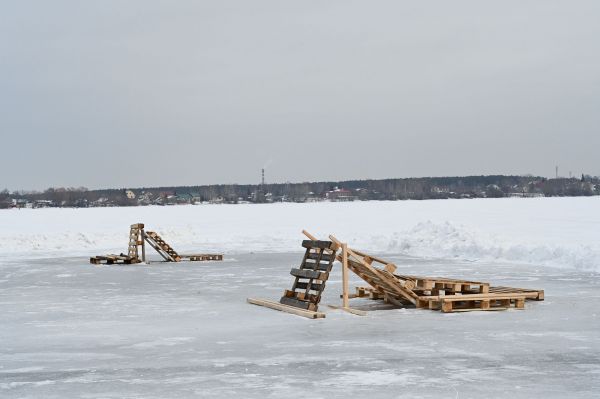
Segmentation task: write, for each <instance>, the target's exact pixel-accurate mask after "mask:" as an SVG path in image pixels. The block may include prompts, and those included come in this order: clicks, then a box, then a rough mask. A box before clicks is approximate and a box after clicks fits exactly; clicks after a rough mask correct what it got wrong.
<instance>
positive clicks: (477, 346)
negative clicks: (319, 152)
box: [0, 253, 600, 398]
mask: <svg viewBox="0 0 600 399" xmlns="http://www.w3.org/2000/svg"><path fill="white" fill-rule="evenodd" d="M300 258H301V254H299V253H293V254H240V255H235V256H234V257H233V258H232V257H229V259H227V260H226V261H225V262H222V263H219V262H212V263H191V264H189V263H188V264H184V263H181V264H153V265H150V266H102V267H98V266H92V265H89V264H87V259H85V258H64V259H46V260H43V259H35V260H26V259H18V260H17V259H10V258H2V259H0V314H1V324H0V397H2V398H27V397H29V398H40V397H44V398H70V397H80V398H166V397H178V398H181V397H224V396H226V395H235V396H236V397H273V398H280V397H284V396H285V397H311V398H332V397H348V396H351V395H365V397H366V396H367V395H368V397H370V398H390V397H411V398H415V397H416V398H418V397H423V398H429V397H431V398H439V397H448V398H456V397H459V398H471V397H511V398H530V397H554V398H565V397H569V398H591V397H597V395H598V392H600V320H599V314H598V312H599V310H598V302H599V299H600V291H599V289H600V276H599V275H597V274H592V273H585V272H578V271H569V270H559V269H552V268H548V267H544V268H536V267H534V266H520V265H503V264H500V265H498V264H493V265H492V264H485V263H465V262H457V261H450V260H445V261H444V260H419V259H411V258H403V257H395V256H387V258H388V259H390V260H393V261H395V262H396V263H397V264H398V266H399V268H400V270H401V271H402V272H403V273H413V274H422V275H434V276H435V275H442V276H448V277H457V278H460V277H462V278H468V279H472V280H485V281H487V280H490V281H491V282H493V283H494V284H495V285H509V286H516V287H525V288H542V289H545V293H546V300H545V301H544V302H530V301H528V302H527V303H526V310H524V311H518V310H509V311H504V312H470V313H457V314H442V313H439V312H432V311H426V310H415V309H403V310H398V309H395V310H381V311H374V312H370V313H369V314H368V316H366V317H359V316H354V315H350V314H347V313H342V312H340V311H335V310H331V309H327V307H326V306H322V307H321V309H322V310H323V311H325V312H327V318H325V319H322V320H309V319H305V318H301V317H297V316H292V315H289V314H285V313H281V312H277V311H274V310H270V309H266V308H262V307H258V306H253V305H248V304H246V302H245V299H246V298H247V297H259V298H269V299H278V298H279V296H280V295H281V293H282V292H283V290H284V289H285V288H289V286H290V285H291V282H292V279H291V276H289V274H288V272H289V269H290V268H291V267H292V266H297V265H298V264H299V262H300ZM354 281H355V282H356V283H359V284H360V280H356V279H354ZM339 292H340V272H339V267H336V268H335V269H334V273H333V275H332V277H331V279H330V281H329V282H328V286H327V289H326V291H325V294H324V299H323V303H325V304H327V303H333V304H338V303H339V301H340V300H339V297H338V295H339ZM351 303H352V304H353V305H354V306H356V307H361V306H372V305H373V304H375V303H377V302H372V301H369V300H362V299H360V300H352V301H351Z"/></svg>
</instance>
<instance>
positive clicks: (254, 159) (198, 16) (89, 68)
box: [0, 0, 600, 189]
mask: <svg viewBox="0 0 600 399" xmlns="http://www.w3.org/2000/svg"><path fill="white" fill-rule="evenodd" d="M599 21H600V1H597V0H589V1H586V0H578V1H575V2H574V1H567V0H565V1H550V0H540V1H524V0H519V1H495V2H489V1H481V0H474V1H447V0H444V1H410V2H409V1H398V0H390V1H348V0H343V1H322V0H318V1H306V0H303V1H294V2H292V1H281V0H273V1H260V0H253V1H246V0H236V1H226V0H215V1H210V2H209V1H182V0H179V1H156V0H152V1H151V0H140V1H132V0H129V1H116V0H115V1H107V0H103V1H80V0H73V1H60V0H53V1H27V0H19V1H4V2H2V4H1V5H0V135H1V143H2V144H1V145H2V146H1V148H2V153H1V158H0V189H1V188H2V187H8V188H9V189H44V188H47V187H50V186H87V187H90V188H97V187H127V186H129V187H139V186H158V185H194V184H210V183H235V182H238V183H254V182H257V181H258V180H259V179H260V168H261V167H263V166H264V165H265V164H268V165H267V166H268V167H267V181H269V182H284V181H287V180H289V181H308V180H310V181H317V180H329V179H335V180H337V179H354V178H386V177H410V176H449V175H468V174H496V173H502V174H524V173H532V174H539V175H543V176H551V175H553V174H554V165H556V164H558V165H559V167H560V173H561V174H562V175H568V173H569V171H573V173H574V174H580V173H582V172H585V173H589V174H594V175H600V162H599V161H598V159H599V153H600V22H599Z"/></svg>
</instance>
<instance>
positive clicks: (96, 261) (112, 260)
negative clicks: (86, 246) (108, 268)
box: [90, 254, 139, 265]
mask: <svg viewBox="0 0 600 399" xmlns="http://www.w3.org/2000/svg"><path fill="white" fill-rule="evenodd" d="M90 263H91V264H93V265H114V264H123V265H130V264H132V263H139V262H136V261H135V259H132V258H131V257H130V256H129V255H125V254H120V255H113V254H109V255H104V256H93V257H91V258H90Z"/></svg>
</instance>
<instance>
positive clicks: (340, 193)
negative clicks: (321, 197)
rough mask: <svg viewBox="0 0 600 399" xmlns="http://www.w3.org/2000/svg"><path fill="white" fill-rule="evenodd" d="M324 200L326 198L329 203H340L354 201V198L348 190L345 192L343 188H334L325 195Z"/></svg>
mask: <svg viewBox="0 0 600 399" xmlns="http://www.w3.org/2000/svg"><path fill="white" fill-rule="evenodd" d="M325 198H327V199H328V200H329V201H337V202H342V201H354V200H355V199H356V196H354V195H353V194H352V191H350V190H346V189H345V188H337V187H336V188H334V189H333V190H331V191H328V192H327V193H325Z"/></svg>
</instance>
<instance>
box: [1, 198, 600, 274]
mask: <svg viewBox="0 0 600 399" xmlns="http://www.w3.org/2000/svg"><path fill="white" fill-rule="evenodd" d="M137 222H143V223H146V225H147V226H148V227H149V228H151V229H153V230H156V231H158V232H159V233H160V234H161V235H162V236H163V237H164V238H165V239H166V240H167V241H168V242H169V243H171V244H172V245H173V246H175V248H177V249H180V248H182V249H185V250H197V249H199V248H205V249H206V250H216V251H222V252H227V253H232V252H234V253H239V252H247V251H263V252H286V251H290V250H294V248H297V242H298V238H299V233H300V230H301V229H303V228H306V229H308V230H309V231H311V232H313V233H314V234H318V235H320V236H321V237H325V236H326V235H327V234H335V235H337V236H338V238H340V239H343V240H345V241H347V242H349V243H350V244H352V245H357V246H360V247H363V248H365V249H370V250H372V251H377V252H385V253H403V254H407V255H413V256H428V257H445V258H456V259H468V260H481V259H483V260H501V261H502V260H504V261H516V262H520V263H523V262H527V263H533V264H538V265H540V264H543V265H551V266H557V267H565V268H576V269H582V270H596V271H600V197H588V198H584V197H578V198H531V199H522V198H506V199H476V200H437V201H435V200H430V201H395V202H389V201H387V202H377V201H371V202H351V203H327V202H324V203H313V204H290V203H285V204H267V205H251V204H249V205H197V206H194V205H190V206H166V207H136V208H89V209H23V210H11V211H2V212H0V255H3V254H4V255H5V254H11V253H12V254H15V253H28V254H30V255H32V256H47V255H48V254H49V252H53V253H54V254H56V255H73V254H78V255H87V254H89V253H90V252H92V253H95V252H98V253H102V252H107V251H111V252H123V251H124V250H125V249H126V243H127V235H128V227H129V224H131V223H137Z"/></svg>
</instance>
